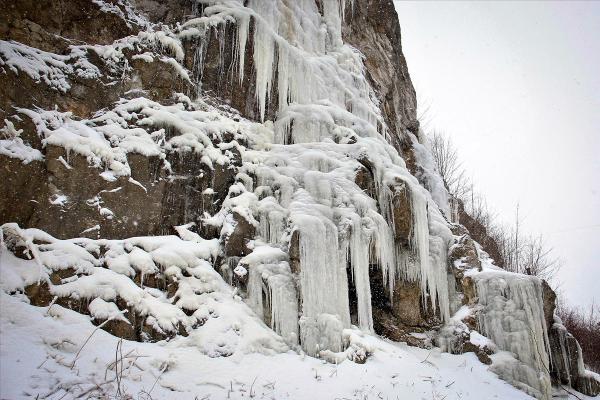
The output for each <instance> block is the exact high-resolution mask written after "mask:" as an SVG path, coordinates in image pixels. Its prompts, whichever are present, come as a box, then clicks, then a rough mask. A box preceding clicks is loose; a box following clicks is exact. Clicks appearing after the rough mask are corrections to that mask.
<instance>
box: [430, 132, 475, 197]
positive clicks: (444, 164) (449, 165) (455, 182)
mask: <svg viewBox="0 0 600 400" xmlns="http://www.w3.org/2000/svg"><path fill="white" fill-rule="evenodd" d="M427 137H428V139H429V144H430V146H431V152H432V154H433V159H434V161H435V164H436V166H437V169H438V172H439V174H440V176H441V177H442V180H443V181H444V184H445V185H446V189H448V192H449V193H450V194H451V195H452V196H453V197H454V198H456V199H462V198H463V197H464V196H465V195H466V194H467V193H468V192H469V190H470V189H471V188H472V184H470V182H469V179H468V178H467V174H466V172H465V170H464V168H463V167H462V163H461V162H460V160H459V158H458V152H457V150H456V147H455V146H454V144H453V143H452V140H451V139H450V137H448V136H447V135H444V134H442V133H440V132H437V131H434V132H433V133H431V134H429V135H427Z"/></svg>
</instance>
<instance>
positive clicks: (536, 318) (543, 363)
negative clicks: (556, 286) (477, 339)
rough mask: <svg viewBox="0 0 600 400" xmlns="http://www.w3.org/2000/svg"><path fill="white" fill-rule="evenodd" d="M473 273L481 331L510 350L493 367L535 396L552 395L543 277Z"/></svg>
mask: <svg viewBox="0 0 600 400" xmlns="http://www.w3.org/2000/svg"><path fill="white" fill-rule="evenodd" d="M471 276H472V278H473V279H474V281H475V283H476V287H477V295H478V298H479V304H480V305H481V306H482V307H483V308H482V310H481V311H480V314H479V325H480V327H481V329H482V333H483V334H485V335H486V336H487V337H489V338H490V339H491V340H492V341H493V342H494V343H495V344H496V345H497V346H498V348H499V349H500V350H504V351H505V352H508V353H507V354H504V353H500V354H497V355H494V356H493V357H492V359H493V365H492V369H493V370H494V371H495V372H496V373H497V374H498V375H499V376H500V377H501V378H503V379H505V380H507V381H509V382H510V383H512V384H514V385H515V386H517V387H520V388H522V389H523V390H525V391H526V392H528V393H529V394H531V395H532V396H535V397H537V398H540V399H549V398H550V397H551V384H550V376H549V368H550V359H549V355H548V349H549V343H548V335H547V327H546V321H545V319H544V310H543V300H542V285H541V281H540V280H539V278H537V277H533V276H527V275H521V274H514V273H509V272H501V271H484V272H481V273H475V274H471Z"/></svg>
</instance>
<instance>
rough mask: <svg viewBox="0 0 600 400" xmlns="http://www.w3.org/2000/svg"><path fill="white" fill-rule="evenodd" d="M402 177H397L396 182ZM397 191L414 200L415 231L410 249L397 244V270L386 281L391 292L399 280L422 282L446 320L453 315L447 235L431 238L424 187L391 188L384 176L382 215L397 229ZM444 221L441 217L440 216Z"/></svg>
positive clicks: (379, 190)
mask: <svg viewBox="0 0 600 400" xmlns="http://www.w3.org/2000/svg"><path fill="white" fill-rule="evenodd" d="M398 179H399V178H398V177H397V178H396V180H398ZM392 189H393V190H397V191H398V190H399V191H403V192H404V193H406V194H407V195H408V197H409V200H410V210H411V219H412V221H411V231H410V238H409V249H408V251H407V249H405V248H403V247H402V246H400V245H398V244H397V243H396V245H395V246H394V248H395V257H396V267H395V268H392V269H389V270H386V269H384V282H386V281H387V282H389V283H388V286H389V288H390V293H392V292H393V289H394V280H395V279H396V278H397V277H398V278H400V279H402V280H405V281H408V282H420V286H421V293H422V295H423V296H424V297H426V296H429V300H430V301H429V303H430V304H431V307H432V308H433V310H434V311H438V312H439V314H440V316H441V318H442V320H447V319H448V318H449V316H450V311H449V310H450V304H449V303H450V300H449V298H448V282H447V276H446V270H447V268H446V264H447V260H446V256H447V251H448V249H447V239H445V238H444V236H447V235H443V234H441V235H434V236H431V235H430V233H431V232H430V228H429V226H430V223H431V219H432V218H433V216H432V215H431V214H432V212H430V210H429V205H428V198H427V196H426V195H425V194H423V193H422V190H421V188H419V187H417V186H416V185H411V184H409V183H408V182H407V181H405V182H402V184H401V185H400V186H399V185H398V182H395V183H394V185H393V186H391V187H390V185H389V184H386V183H385V180H384V178H383V175H382V173H381V172H380V173H379V177H378V180H376V191H377V198H378V201H379V205H380V208H381V213H382V215H383V217H384V218H385V219H386V220H387V221H390V224H391V226H392V229H394V230H395V223H394V213H393V208H394V204H393V196H394V192H393V191H392ZM440 218H441V217H440Z"/></svg>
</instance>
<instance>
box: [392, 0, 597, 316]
mask: <svg viewBox="0 0 600 400" xmlns="http://www.w3.org/2000/svg"><path fill="white" fill-rule="evenodd" d="M395 4H396V9H397V11H398V16H399V18H400V26H401V29H402V46H403V50H404V54H405V56H406V59H407V62H408V69H409V71H410V75H411V78H412V81H413V84H414V85H415V89H416V91H417V97H418V100H419V103H420V104H419V108H420V109H421V111H423V110H424V109H425V108H428V111H427V113H426V115H425V118H426V121H427V124H426V128H427V129H437V130H440V131H444V132H446V133H447V134H448V135H450V136H451V137H452V139H453V141H454V142H455V144H456V146H457V147H458V149H459V153H460V156H461V158H462V160H463V163H464V166H465V168H466V169H467V170H468V172H469V173H470V175H471V176H472V177H473V179H474V181H475V184H476V186H477V187H478V188H479V190H480V191H481V192H483V193H484V194H485V195H486V197H487V199H488V202H489V203H490V204H491V205H492V207H493V208H494V209H495V210H496V211H497V212H498V213H499V214H500V215H501V216H503V217H504V218H505V219H506V220H507V221H510V222H512V221H513V220H514V213H515V206H516V204H517V203H519V204H520V213H521V215H522V216H523V217H524V226H525V228H526V229H527V230H528V231H529V232H530V233H535V234H537V233H541V234H543V235H544V237H545V238H546V240H547V241H548V242H549V243H550V244H551V245H552V246H553V247H554V249H555V253H556V255H557V256H560V257H561V258H562V259H563V260H564V266H563V269H562V270H561V272H560V274H559V276H558V280H559V281H560V282H562V286H561V289H562V290H563V291H564V293H565V294H566V296H567V297H568V299H569V301H570V302H571V303H573V304H577V305H589V304H591V302H592V300H593V299H594V298H595V300H596V304H598V303H600V2H574V1H568V2H567V1H565V2H421V1H407V2H396V3H395Z"/></svg>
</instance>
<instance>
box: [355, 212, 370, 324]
mask: <svg viewBox="0 0 600 400" xmlns="http://www.w3.org/2000/svg"><path fill="white" fill-rule="evenodd" d="M370 247H371V246H370V238H369V237H368V236H367V234H366V233H365V231H364V230H363V227H362V224H361V218H360V217H359V216H358V215H355V216H354V218H353V221H352V232H351V234H350V262H351V266H352V278H353V279H354V285H355V287H356V299H357V303H358V326H359V327H360V328H361V329H362V330H364V331H367V332H373V311H372V309H371V284H370V281H369V249H370Z"/></svg>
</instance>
